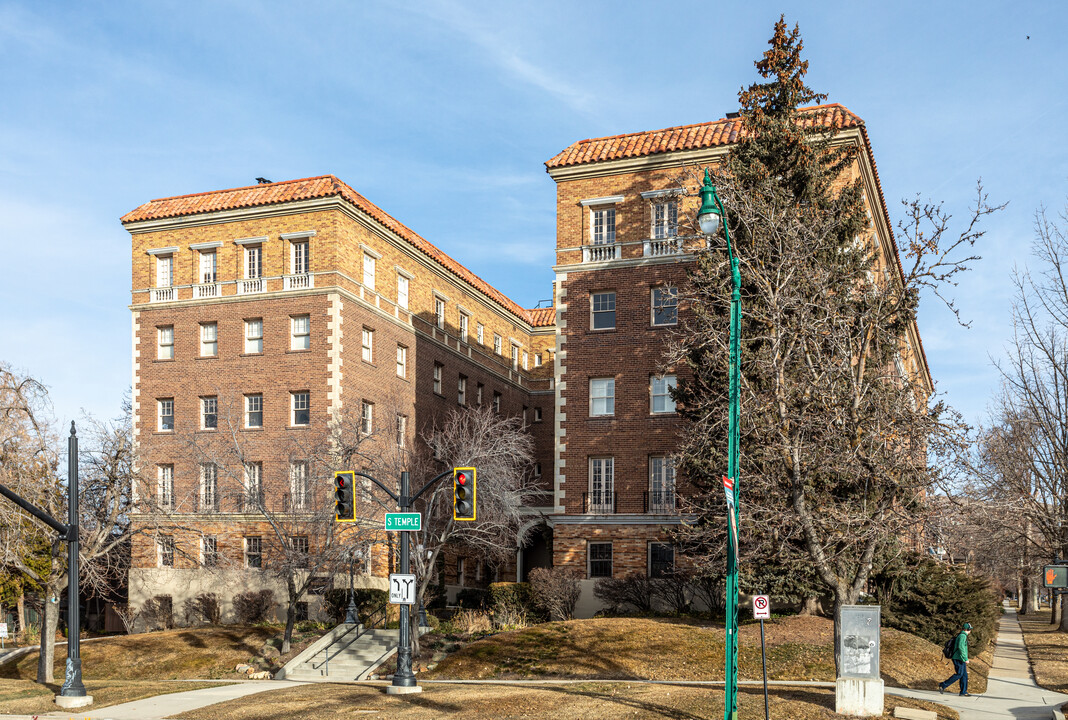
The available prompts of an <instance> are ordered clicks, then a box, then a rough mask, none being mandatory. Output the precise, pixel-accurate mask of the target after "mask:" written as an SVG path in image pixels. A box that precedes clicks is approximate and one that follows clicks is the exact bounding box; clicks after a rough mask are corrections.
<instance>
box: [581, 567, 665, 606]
mask: <svg viewBox="0 0 1068 720" xmlns="http://www.w3.org/2000/svg"><path fill="white" fill-rule="evenodd" d="M593 594H594V595H595V596H596V597H597V598H598V599H600V600H602V601H603V602H605V603H606V604H607V605H608V608H609V610H610V612H613V613H619V612H623V611H624V610H625V609H626V606H627V605H630V606H632V607H633V608H634V609H635V610H637V611H638V612H639V613H648V612H652V609H653V581H652V580H651V579H650V578H648V577H646V576H645V575H644V574H642V573H631V574H630V575H627V576H626V577H621V578H615V577H606V578H601V579H600V580H598V581H597V584H596V585H594V586H593Z"/></svg>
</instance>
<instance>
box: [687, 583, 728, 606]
mask: <svg viewBox="0 0 1068 720" xmlns="http://www.w3.org/2000/svg"><path fill="white" fill-rule="evenodd" d="M690 587H691V588H693V593H694V599H696V600H697V601H698V602H700V603H701V604H702V605H704V606H705V609H706V610H707V611H708V612H709V613H710V614H712V615H722V614H724V613H725V612H726V611H727V589H726V582H725V581H724V576H723V575H694V576H693V577H691V578H690Z"/></svg>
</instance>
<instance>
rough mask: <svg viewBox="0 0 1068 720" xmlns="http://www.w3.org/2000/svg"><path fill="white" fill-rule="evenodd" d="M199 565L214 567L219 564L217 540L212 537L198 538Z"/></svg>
mask: <svg viewBox="0 0 1068 720" xmlns="http://www.w3.org/2000/svg"><path fill="white" fill-rule="evenodd" d="M200 564H201V565H203V566H204V567H215V566H217V565H218V564H219V540H218V538H216V537H215V536H214V535H204V536H203V537H201V538H200Z"/></svg>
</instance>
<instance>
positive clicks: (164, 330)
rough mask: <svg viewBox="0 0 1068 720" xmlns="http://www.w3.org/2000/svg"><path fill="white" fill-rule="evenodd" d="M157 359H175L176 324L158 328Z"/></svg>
mask: <svg viewBox="0 0 1068 720" xmlns="http://www.w3.org/2000/svg"><path fill="white" fill-rule="evenodd" d="M156 359H157V360H173V359H174V326H173V325H164V326H162V327H158V328H156Z"/></svg>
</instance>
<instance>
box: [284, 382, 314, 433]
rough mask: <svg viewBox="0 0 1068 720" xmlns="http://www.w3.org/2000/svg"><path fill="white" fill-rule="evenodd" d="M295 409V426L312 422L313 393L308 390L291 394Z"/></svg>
mask: <svg viewBox="0 0 1068 720" xmlns="http://www.w3.org/2000/svg"><path fill="white" fill-rule="evenodd" d="M289 398H290V405H291V407H292V409H293V418H292V424H293V425H307V424H308V423H309V422H311V393H309V392H308V391H307V390H304V391H301V392H295V393H290V394H289Z"/></svg>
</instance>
